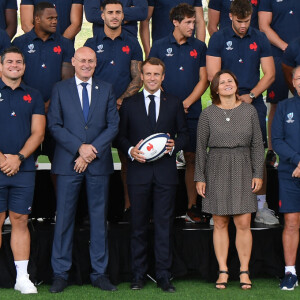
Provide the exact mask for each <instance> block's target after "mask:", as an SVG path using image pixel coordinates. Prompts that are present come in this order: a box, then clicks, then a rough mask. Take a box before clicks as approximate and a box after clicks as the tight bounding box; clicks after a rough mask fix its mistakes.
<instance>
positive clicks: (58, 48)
mask: <svg viewBox="0 0 300 300" xmlns="http://www.w3.org/2000/svg"><path fill="white" fill-rule="evenodd" d="M53 51H54V52H55V53H57V54H58V55H60V53H61V48H60V46H56V47H54V48H53Z"/></svg>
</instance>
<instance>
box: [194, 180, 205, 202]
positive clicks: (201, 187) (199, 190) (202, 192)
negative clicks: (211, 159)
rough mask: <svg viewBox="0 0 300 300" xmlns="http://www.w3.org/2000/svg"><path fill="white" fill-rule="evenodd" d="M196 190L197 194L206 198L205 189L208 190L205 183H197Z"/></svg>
mask: <svg viewBox="0 0 300 300" xmlns="http://www.w3.org/2000/svg"><path fill="white" fill-rule="evenodd" d="M196 189H197V193H198V194H199V195H200V196H201V197H202V198H205V189H206V183H205V182H200V181H197V182H196Z"/></svg>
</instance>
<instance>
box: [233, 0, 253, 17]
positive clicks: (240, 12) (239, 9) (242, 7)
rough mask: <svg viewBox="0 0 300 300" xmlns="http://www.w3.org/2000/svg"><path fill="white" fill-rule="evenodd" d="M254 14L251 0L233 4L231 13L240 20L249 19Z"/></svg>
mask: <svg viewBox="0 0 300 300" xmlns="http://www.w3.org/2000/svg"><path fill="white" fill-rule="evenodd" d="M252 12H253V8H252V4H251V3H250V1H249V0H234V1H233V2H231V6H230V13H231V14H232V15H233V16H237V17H238V18H239V19H245V18H248V17H249V16H250V15H251V14H252Z"/></svg>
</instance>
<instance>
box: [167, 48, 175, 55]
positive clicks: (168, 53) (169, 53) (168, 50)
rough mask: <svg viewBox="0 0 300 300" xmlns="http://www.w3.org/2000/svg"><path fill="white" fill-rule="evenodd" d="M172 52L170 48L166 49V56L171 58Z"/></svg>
mask: <svg viewBox="0 0 300 300" xmlns="http://www.w3.org/2000/svg"><path fill="white" fill-rule="evenodd" d="M172 51H173V49H172V48H168V49H167V53H166V56H169V57H171V56H173V55H174V54H173V53H172Z"/></svg>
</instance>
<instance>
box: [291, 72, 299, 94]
mask: <svg viewBox="0 0 300 300" xmlns="http://www.w3.org/2000/svg"><path fill="white" fill-rule="evenodd" d="M293 86H294V88H295V89H296V91H297V93H298V95H299V96H300V68H297V69H296V71H295V74H294V77H293Z"/></svg>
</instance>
